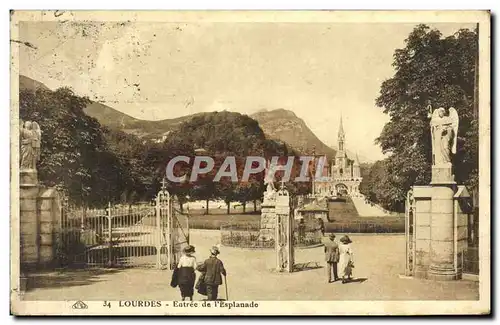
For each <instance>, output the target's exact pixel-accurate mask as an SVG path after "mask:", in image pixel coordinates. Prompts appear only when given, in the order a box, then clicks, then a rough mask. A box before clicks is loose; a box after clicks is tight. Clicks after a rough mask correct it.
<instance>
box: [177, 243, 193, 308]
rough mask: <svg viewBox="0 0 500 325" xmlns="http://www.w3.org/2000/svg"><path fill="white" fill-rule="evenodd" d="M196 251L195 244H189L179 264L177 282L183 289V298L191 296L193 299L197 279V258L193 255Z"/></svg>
mask: <svg viewBox="0 0 500 325" xmlns="http://www.w3.org/2000/svg"><path fill="white" fill-rule="evenodd" d="M194 252H195V249H194V246H192V245H189V246H187V247H186V248H184V250H183V255H182V256H181V258H180V259H179V264H177V272H178V274H177V283H178V284H179V289H180V290H181V297H182V300H185V299H186V297H189V299H190V300H191V301H193V293H194V282H195V280H196V274H195V272H194V271H195V270H196V266H197V265H196V258H195V257H194V256H193V254H194Z"/></svg>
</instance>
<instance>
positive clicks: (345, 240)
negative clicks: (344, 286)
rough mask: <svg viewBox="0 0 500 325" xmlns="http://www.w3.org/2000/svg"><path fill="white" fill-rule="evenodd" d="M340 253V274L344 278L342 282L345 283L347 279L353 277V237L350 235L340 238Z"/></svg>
mask: <svg viewBox="0 0 500 325" xmlns="http://www.w3.org/2000/svg"><path fill="white" fill-rule="evenodd" d="M339 254H340V258H339V264H338V270H339V276H340V277H341V278H342V283H345V282H346V280H350V279H351V276H352V268H353V266H354V259H353V251H352V247H351V239H350V238H349V237H348V236H343V237H342V238H340V244H339Z"/></svg>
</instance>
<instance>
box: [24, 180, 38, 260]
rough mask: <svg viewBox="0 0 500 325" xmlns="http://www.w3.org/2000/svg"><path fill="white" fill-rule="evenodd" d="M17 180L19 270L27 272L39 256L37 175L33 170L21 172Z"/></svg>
mask: <svg viewBox="0 0 500 325" xmlns="http://www.w3.org/2000/svg"><path fill="white" fill-rule="evenodd" d="M19 180H20V189H19V200H20V202H19V206H20V214H19V217H20V220H19V221H20V229H19V230H20V239H21V242H20V249H21V250H20V258H21V261H20V262H21V270H27V269H30V268H34V267H36V265H37V264H38V256H39V252H38V248H39V237H38V226H37V224H38V216H37V197H38V190H39V189H38V179H37V173H36V171H35V170H22V171H21V172H20V179H19Z"/></svg>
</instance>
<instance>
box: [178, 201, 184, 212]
mask: <svg viewBox="0 0 500 325" xmlns="http://www.w3.org/2000/svg"><path fill="white" fill-rule="evenodd" d="M179 205H180V208H181V212H184V203H183V202H182V201H179Z"/></svg>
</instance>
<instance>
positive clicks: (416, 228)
mask: <svg viewBox="0 0 500 325" xmlns="http://www.w3.org/2000/svg"><path fill="white" fill-rule="evenodd" d="M410 197H411V199H410ZM468 200H470V195H469V193H468V192H467V189H466V187H465V186H463V185H456V184H455V182H454V181H453V177H452V175H451V170H433V179H432V183H431V185H429V186H413V187H412V188H411V190H410V192H409V197H408V200H407V208H406V210H407V213H406V245H407V249H406V272H405V274H406V275H407V276H413V277H415V278H424V279H434V280H455V279H460V278H461V275H462V268H463V267H462V255H463V252H464V251H465V250H467V234H468V231H467V226H468V224H467V220H468V217H469V214H470V213H472V211H469V210H468V209H467V207H468V204H466V201H468Z"/></svg>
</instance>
